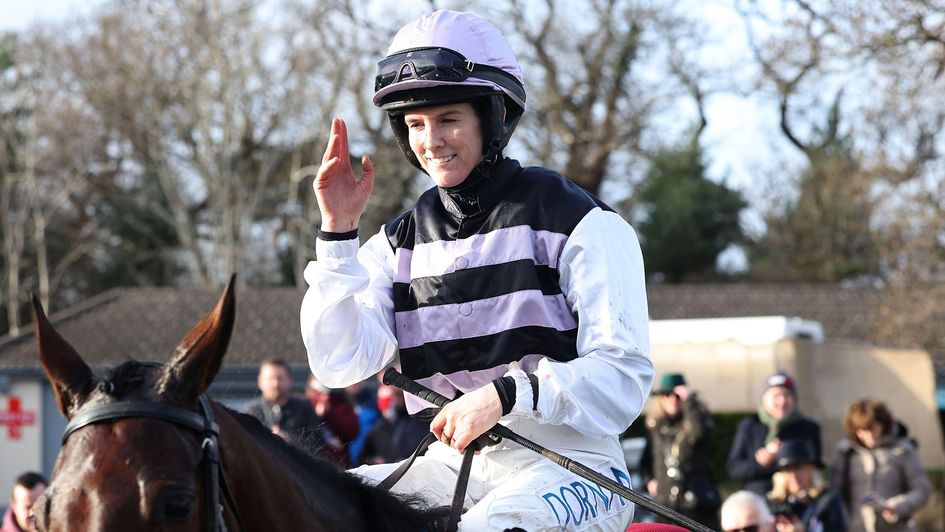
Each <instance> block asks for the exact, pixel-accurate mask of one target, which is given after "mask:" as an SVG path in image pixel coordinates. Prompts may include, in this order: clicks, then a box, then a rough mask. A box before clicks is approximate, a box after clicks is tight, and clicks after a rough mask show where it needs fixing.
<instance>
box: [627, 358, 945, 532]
mask: <svg viewBox="0 0 945 532" xmlns="http://www.w3.org/2000/svg"><path fill="white" fill-rule="evenodd" d="M653 395H654V399H655V408H654V409H653V412H652V413H651V414H650V415H648V416H647V419H646V427H647V444H646V448H645V451H644V456H643V459H642V461H641V467H640V471H641V474H642V476H643V480H644V482H645V483H646V487H647V491H648V492H649V494H650V496H651V497H653V498H654V499H655V500H657V501H658V502H660V503H662V504H664V505H666V506H669V507H670V508H673V509H674V510H676V511H678V512H680V513H683V514H685V515H687V516H689V517H691V518H693V519H694V520H696V521H699V522H700V523H703V524H705V525H706V526H709V527H711V528H713V529H716V528H721V530H724V531H726V532H736V531H766V530H777V531H779V532H799V531H805V532H817V531H828V532H829V531H845V530H850V531H856V532H860V531H864V532H885V531H912V530H916V527H915V519H914V516H915V513H916V512H917V511H918V510H919V509H920V508H921V507H922V506H923V505H924V504H925V502H926V501H927V500H928V498H929V495H930V493H931V485H930V483H929V479H928V476H927V474H926V472H925V470H924V468H923V467H922V464H921V462H920V460H919V455H918V451H917V445H916V442H915V441H914V440H912V439H910V438H909V437H908V431H907V430H906V428H905V427H904V425H903V424H902V423H900V422H898V421H896V420H895V419H894V417H893V415H892V413H891V412H890V411H889V409H888V408H887V406H886V405H885V404H884V403H883V402H882V401H879V400H876V399H870V398H867V399H861V400H858V401H855V402H854V403H852V404H851V405H849V408H848V410H847V413H846V416H845V418H844V421H843V425H844V428H845V429H846V437H845V438H843V439H841V441H840V442H838V443H837V444H836V447H835V449H834V451H833V457H832V459H831V460H830V462H829V464H825V463H824V462H823V461H822V456H823V452H822V447H821V443H822V442H821V429H820V426H819V425H818V423H817V422H815V421H813V420H812V419H810V418H808V417H806V416H805V415H804V414H803V413H802V411H801V409H800V408H799V406H798V401H797V387H796V384H795V381H794V379H792V378H791V376H790V375H788V374H787V373H784V372H778V373H775V374H774V375H771V376H770V377H768V378H767V379H766V380H765V383H764V392H763V393H762V396H761V398H760V400H759V404H758V409H757V411H756V412H754V413H752V414H750V415H747V416H745V417H744V418H743V419H742V420H741V421H740V422H739V423H738V427H737V429H736V433H735V437H734V440H733V441H732V446H731V448H730V450H729V452H728V458H727V461H726V472H727V474H728V477H729V479H731V480H735V481H738V483H739V484H740V486H741V488H742V489H741V490H739V491H737V492H735V493H733V494H732V495H731V496H729V497H728V499H726V500H725V502H724V503H721V501H720V498H719V493H720V490H719V488H718V486H717V483H716V481H715V479H713V478H712V476H711V473H710V471H709V468H708V467H707V460H708V456H709V453H708V450H707V448H708V446H709V444H710V443H711V441H712V434H713V431H714V426H713V424H712V418H711V416H710V415H709V412H708V409H707V407H706V405H705V404H704V403H702V402H701V401H700V400H699V397H698V394H697V393H696V392H695V391H693V390H691V389H690V388H689V387H688V386H687V385H686V381H685V377H684V376H683V375H681V374H678V373H672V374H667V375H664V376H663V377H662V379H661V380H660V383H659V385H658V386H655V387H654V390H653ZM825 477H826V478H825ZM720 503H721V506H720Z"/></svg>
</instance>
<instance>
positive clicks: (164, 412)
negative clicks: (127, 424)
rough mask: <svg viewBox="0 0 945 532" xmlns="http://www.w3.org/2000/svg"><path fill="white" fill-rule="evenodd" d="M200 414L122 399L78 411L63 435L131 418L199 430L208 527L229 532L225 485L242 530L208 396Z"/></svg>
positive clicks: (215, 530)
mask: <svg viewBox="0 0 945 532" xmlns="http://www.w3.org/2000/svg"><path fill="white" fill-rule="evenodd" d="M199 405H200V413H197V412H193V411H191V410H187V409H185V408H180V407H177V406H172V405H165V404H160V403H150V402H145V401H119V402H116V403H109V404H105V405H99V406H94V407H91V408H88V409H85V410H83V411H81V412H79V413H78V414H76V415H75V416H74V417H73V418H72V419H71V420H70V421H69V424H68V425H66V430H65V432H64V433H63V434H62V443H63V444H65V443H66V440H67V439H68V438H69V436H70V435H71V434H72V433H73V432H75V431H77V430H79V429H81V428H83V427H86V426H88V425H91V424H93V423H100V422H104V421H115V420H118V419H129V418H151V419H159V420H161V421H166V422H168V423H172V424H174V425H177V426H180V427H184V428H187V429H190V430H192V431H194V432H196V433H197V434H198V435H199V436H200V437H201V438H202V440H201V443H200V449H201V462H202V463H203V465H204V467H203V469H204V479H205V488H206V489H204V506H205V508H206V512H204V513H205V516H206V519H205V522H204V525H205V527H204V529H205V530H208V531H212V532H227V528H226V522H225V521H224V520H223V503H222V502H221V500H220V491H221V489H220V488H221V487H222V491H223V496H224V497H225V498H226V502H227V504H229V506H230V509H231V510H232V511H233V515H235V516H236V521H237V524H238V525H239V529H243V528H244V527H243V524H242V520H241V519H240V514H239V510H238V509H237V507H236V503H235V502H234V501H233V496H232V494H231V493H230V490H229V487H228V486H227V483H226V476H225V475H224V474H223V469H222V468H221V467H220V427H219V426H218V425H217V423H216V421H214V418H213V410H212V408H211V406H210V401H209V399H207V396H205V395H201V396H200V399H199Z"/></svg>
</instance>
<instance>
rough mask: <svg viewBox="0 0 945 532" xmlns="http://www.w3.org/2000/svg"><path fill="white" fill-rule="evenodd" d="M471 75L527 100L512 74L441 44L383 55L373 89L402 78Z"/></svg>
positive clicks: (444, 78)
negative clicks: (467, 57)
mask: <svg viewBox="0 0 945 532" xmlns="http://www.w3.org/2000/svg"><path fill="white" fill-rule="evenodd" d="M470 76H472V77H475V78H477V79H483V80H486V81H491V82H493V83H496V84H498V85H499V86H501V87H503V88H505V89H507V90H509V91H510V92H512V93H513V94H515V95H516V96H518V97H519V98H521V100H522V101H523V102H524V101H525V89H524V88H523V87H522V84H521V83H520V82H519V81H518V79H517V78H516V77H515V76H513V75H512V74H509V73H508V72H506V71H505V70H502V69H501V68H496V67H494V66H490V65H482V64H479V63H474V62H472V61H470V60H468V59H466V58H465V57H464V56H463V54H461V53H459V52H457V51H454V50H450V49H449V48H442V47H427V48H411V49H410V50H404V51H402V52H397V53H396V54H392V55H389V56H387V57H385V58H384V59H381V60H380V61H378V63H377V76H376V77H375V78H374V92H377V91H379V90H381V89H383V88H384V87H387V86H388V85H391V84H394V83H399V82H401V81H408V80H415V79H418V80H424V81H445V82H451V83H458V82H461V81H465V80H466V78H468V77H470Z"/></svg>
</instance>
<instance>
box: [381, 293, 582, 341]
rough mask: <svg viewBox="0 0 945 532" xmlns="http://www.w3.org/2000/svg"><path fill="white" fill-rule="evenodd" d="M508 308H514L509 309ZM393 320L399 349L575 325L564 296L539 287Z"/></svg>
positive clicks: (423, 309) (397, 316)
mask: <svg viewBox="0 0 945 532" xmlns="http://www.w3.org/2000/svg"><path fill="white" fill-rule="evenodd" d="M509 308H514V309H516V311H515V312H509V311H508V309H509ZM394 321H395V322H396V325H397V343H398V344H399V345H400V347H401V349H405V348H408V347H417V346H419V345H422V344H425V343H427V342H441V341H444V340H459V339H462V338H475V337H478V336H486V335H489V334H496V333H500V332H502V331H507V330H510V329H517V328H519V327H529V326H538V327H551V328H553V329H557V330H559V331H569V330H571V329H573V328H575V327H577V321H575V319H574V316H573V315H572V314H571V310H570V309H569V308H568V305H567V302H566V301H565V299H564V296H562V295H561V294H555V295H548V296H546V295H544V294H542V292H541V290H521V291H519V292H512V293H511V294H503V295H501V296H496V297H490V298H486V299H479V300H476V301H469V302H466V303H453V304H449V305H435V306H430V307H420V308H418V309H416V310H408V311H403V312H396V313H394Z"/></svg>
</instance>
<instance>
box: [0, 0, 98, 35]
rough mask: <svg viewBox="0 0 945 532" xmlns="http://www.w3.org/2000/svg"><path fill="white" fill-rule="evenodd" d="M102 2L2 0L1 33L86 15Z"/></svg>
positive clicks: (0, 14)
mask: <svg viewBox="0 0 945 532" xmlns="http://www.w3.org/2000/svg"><path fill="white" fill-rule="evenodd" d="M98 3H100V0H29V1H28V2H24V1H18V0H0V5H2V6H3V7H2V8H0V31H22V30H25V29H27V28H28V27H30V25H32V24H33V23H34V22H42V21H52V20H61V19H63V18H65V17H67V16H68V15H70V14H72V13H86V12H88V10H89V9H91V8H92V7H93V6H94V5H95V4H98Z"/></svg>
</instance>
